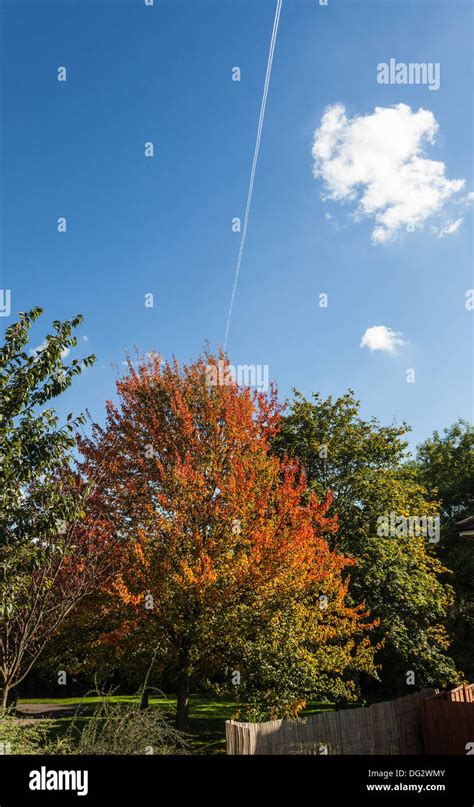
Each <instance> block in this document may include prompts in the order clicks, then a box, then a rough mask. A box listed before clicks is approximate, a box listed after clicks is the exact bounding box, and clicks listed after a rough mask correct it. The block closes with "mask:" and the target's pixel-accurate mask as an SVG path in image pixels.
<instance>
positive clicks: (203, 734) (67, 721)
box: [18, 694, 334, 754]
mask: <svg viewBox="0 0 474 807" xmlns="http://www.w3.org/2000/svg"><path fill="white" fill-rule="evenodd" d="M100 700H101V698H100V697H99V696H97V697H94V696H92V697H87V698H22V699H20V700H19V703H18V705H21V704H27V703H41V704H54V705H58V706H68V705H77V706H79V705H81V706H82V707H83V708H82V710H81V716H80V717H76V718H75V719H74V718H73V716H66V717H58V718H53V719H52V722H51V732H52V733H53V734H54V735H56V736H60V735H61V734H65V733H66V732H67V731H68V729H69V728H70V726H71V723H72V721H73V720H74V721H75V725H76V726H77V727H78V729H79V730H80V728H81V726H82V725H84V722H85V721H86V720H88V719H89V717H88V715H90V714H92V711H93V707H94V705H95V704H97V703H99V702H100ZM110 700H112V701H114V702H115V703H130V702H132V701H136V700H137V698H136V697H133V696H127V695H113V696H111V698H110ZM149 703H150V706H153V707H155V708H158V709H162V710H163V711H164V712H167V713H169V715H170V720H172V719H173V716H174V711H175V708H176V699H175V697H174V696H173V695H170V696H166V695H158V696H150V699H149ZM333 708H334V705H333V704H327V703H325V704H321V703H311V704H309V705H308V708H307V709H306V710H305V711H304V712H303V715H307V714H314V713H316V712H321V711H326V710H330V709H333ZM236 709H237V707H236V704H235V703H233V702H232V701H227V700H217V699H215V698H209V697H206V696H205V695H200V694H195V695H191V697H190V709H189V715H190V717H189V727H188V734H189V735H190V738H189V742H190V749H191V751H192V752H193V753H195V754H196V753H198V754H224V753H225V750H226V748H225V721H226V720H230V719H231V718H232V717H234V716H235V713H236Z"/></svg>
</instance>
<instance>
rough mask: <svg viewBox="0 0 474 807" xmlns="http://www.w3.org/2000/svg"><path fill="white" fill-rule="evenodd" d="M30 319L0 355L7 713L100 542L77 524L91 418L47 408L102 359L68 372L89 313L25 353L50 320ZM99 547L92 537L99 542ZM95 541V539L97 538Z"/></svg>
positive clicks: (9, 335) (2, 646)
mask: <svg viewBox="0 0 474 807" xmlns="http://www.w3.org/2000/svg"><path fill="white" fill-rule="evenodd" d="M41 313H42V312H41V309H39V308H35V309H33V310H32V311H30V312H28V313H21V314H20V315H19V319H18V322H16V323H15V324H13V325H11V326H10V327H9V328H8V329H7V330H6V333H5V343H4V345H3V347H1V348H0V681H1V685H2V702H1V703H2V709H3V710H4V709H5V707H6V705H7V702H8V694H9V691H10V689H11V688H12V687H14V686H15V685H17V684H18V683H20V682H21V681H22V680H23V679H24V678H25V676H26V675H27V674H28V672H29V671H30V670H31V669H32V667H33V665H34V664H35V662H36V660H37V659H38V657H39V655H40V654H41V652H42V650H43V649H44V647H45V645H46V643H47V642H48V640H49V639H50V638H51V636H52V635H53V634H54V632H55V631H56V629H57V628H58V627H59V625H60V624H61V622H62V621H63V620H64V618H65V617H66V616H67V614H68V613H69V612H70V610H71V608H72V607H73V606H74V605H75V604H76V603H77V602H78V600H79V599H80V598H81V597H82V596H83V595H84V594H85V593H86V592H87V591H88V590H89V589H90V587H91V585H92V583H93V581H94V577H95V572H96V571H97V567H96V563H95V562H94V552H92V544H91V542H90V541H87V540H86V534H85V533H84V531H83V530H81V528H79V527H78V526H77V523H78V520H79V521H80V518H81V495H80V494H81V489H82V485H81V483H80V481H79V480H78V479H77V477H74V475H73V474H72V472H71V470H70V468H69V464H68V455H69V452H70V450H71V448H72V446H73V445H74V444H75V437H74V433H75V430H76V429H77V427H78V425H79V424H80V423H81V422H82V418H81V417H78V418H73V416H72V415H69V416H68V417H67V420H66V422H65V423H64V424H62V425H60V424H59V419H58V416H57V414H56V413H55V411H54V410H53V409H52V408H50V407H48V403H49V402H50V401H51V400H52V399H54V398H56V397H57V396H58V395H60V394H61V392H63V391H64V390H66V389H67V388H68V387H69V386H70V384H71V382H72V379H73V378H74V376H76V375H78V374H79V373H80V372H81V371H82V369H83V368H84V367H87V366H89V365H91V364H92V363H93V361H94V357H93V356H88V357H87V358H85V359H83V360H82V361H79V360H77V359H74V360H73V361H72V362H71V363H70V364H69V365H65V364H64V363H63V358H64V357H65V356H66V355H67V353H68V352H69V349H70V348H71V347H74V346H75V345H76V338H75V336H74V335H73V330H74V329H75V328H76V327H77V326H78V325H79V324H80V323H81V321H82V318H81V317H80V316H78V317H75V318H74V319H73V320H71V321H70V322H62V323H61V322H54V323H53V327H54V333H53V334H50V335H48V336H46V339H45V340H44V342H43V343H42V345H41V346H40V347H39V348H37V349H36V350H33V351H30V352H29V353H27V352H26V350H27V345H28V342H29V331H30V328H31V326H32V324H33V323H34V322H35V320H37V319H38V317H39V316H40V314H41ZM91 540H92V539H91ZM94 540H95V539H94Z"/></svg>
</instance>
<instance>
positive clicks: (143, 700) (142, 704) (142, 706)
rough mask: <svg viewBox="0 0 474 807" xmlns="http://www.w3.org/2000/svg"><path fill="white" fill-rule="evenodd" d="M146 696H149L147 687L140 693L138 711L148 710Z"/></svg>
mask: <svg viewBox="0 0 474 807" xmlns="http://www.w3.org/2000/svg"><path fill="white" fill-rule="evenodd" d="M148 695H149V690H148V688H147V687H145V689H144V690H143V692H142V697H141V701H140V709H148Z"/></svg>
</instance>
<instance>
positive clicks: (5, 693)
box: [1, 684, 10, 714]
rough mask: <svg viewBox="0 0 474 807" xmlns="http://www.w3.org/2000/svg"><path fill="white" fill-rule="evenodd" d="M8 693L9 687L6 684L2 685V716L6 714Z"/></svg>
mask: <svg viewBox="0 0 474 807" xmlns="http://www.w3.org/2000/svg"><path fill="white" fill-rule="evenodd" d="M9 691H10V687H9V686H7V685H6V684H4V685H3V689H2V711H1V713H2V714H4V713H5V712H6V710H7V706H8V693H9Z"/></svg>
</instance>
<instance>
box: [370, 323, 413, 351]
mask: <svg viewBox="0 0 474 807" xmlns="http://www.w3.org/2000/svg"><path fill="white" fill-rule="evenodd" d="M404 344H405V340H404V339H403V334H401V333H399V332H398V331H393V330H392V329H391V328H387V326H386V325H373V326H372V327H371V328H367V330H366V331H365V333H364V334H363V336H362V339H361V342H360V347H368V348H369V350H384V351H385V352H386V353H396V351H397V348H398V347H402V346H403V345H404Z"/></svg>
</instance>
